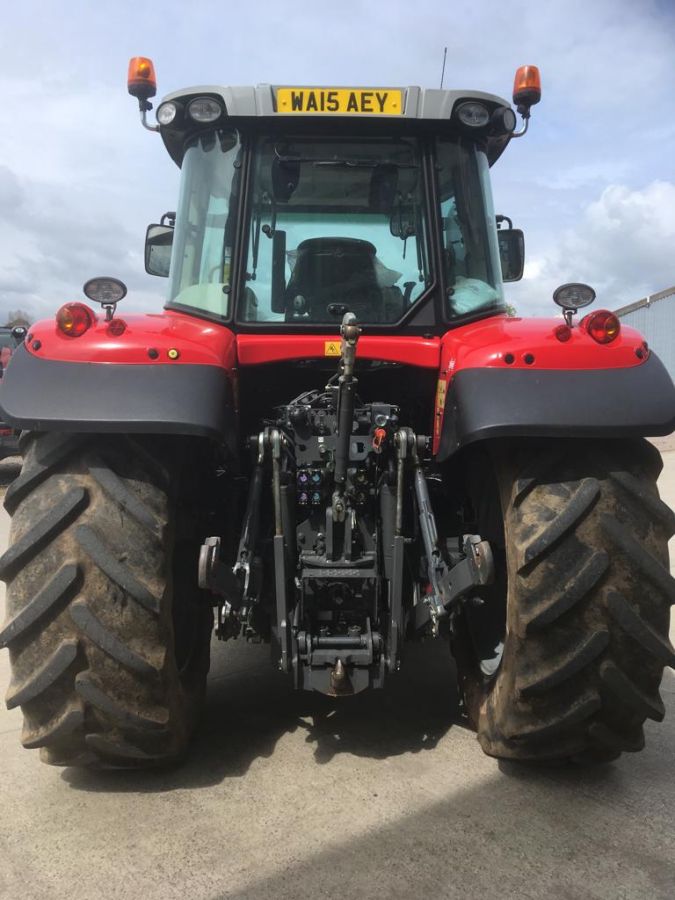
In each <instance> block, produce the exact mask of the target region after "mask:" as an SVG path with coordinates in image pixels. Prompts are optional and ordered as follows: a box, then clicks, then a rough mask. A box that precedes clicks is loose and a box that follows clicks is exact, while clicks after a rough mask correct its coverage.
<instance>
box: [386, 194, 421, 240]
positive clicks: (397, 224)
mask: <svg viewBox="0 0 675 900" xmlns="http://www.w3.org/2000/svg"><path fill="white" fill-rule="evenodd" d="M416 230H417V228H416V222H415V207H414V206H412V205H411V204H402V203H399V205H398V206H395V207H394V209H393V211H392V214H391V217H390V219H389V231H390V232H391V233H392V235H393V236H394V237H397V238H401V240H402V241H405V240H406V238H409V237H412V236H413V235H414V234H415V232H416Z"/></svg>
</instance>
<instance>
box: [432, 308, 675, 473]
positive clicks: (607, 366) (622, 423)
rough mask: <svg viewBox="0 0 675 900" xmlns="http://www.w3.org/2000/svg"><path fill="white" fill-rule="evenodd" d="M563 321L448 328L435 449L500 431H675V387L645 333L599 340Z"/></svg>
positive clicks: (499, 321) (447, 450) (444, 451)
mask: <svg viewBox="0 0 675 900" xmlns="http://www.w3.org/2000/svg"><path fill="white" fill-rule="evenodd" d="M559 325H560V320H559V319H558V320H546V319H531V320H518V319H507V318H505V317H500V318H494V319H489V320H484V321H483V322H476V323H472V324H471V325H468V326H466V327H465V328H458V329H455V330H454V331H452V332H448V334H446V335H445V336H444V338H443V339H442V342H441V371H440V373H439V374H440V377H439V382H438V390H437V394H436V410H435V420H434V452H435V454H436V458H437V459H438V460H439V461H442V460H445V459H447V458H448V457H450V456H451V455H452V454H453V453H455V452H456V451H457V450H458V449H459V448H460V447H463V446H465V445H466V444H470V443H473V442H475V441H479V440H485V439H487V438H495V437H580V438H590V437H593V438H614V437H631V436H634V437H654V436H657V435H665V434H670V433H671V432H672V431H673V430H674V429H675V386H674V385H673V381H672V379H671V377H670V375H669V373H668V371H667V369H666V368H665V366H664V365H663V363H662V362H661V360H660V359H659V358H658V357H657V356H655V355H654V354H653V353H651V352H650V351H649V350H648V348H647V345H646V344H645V342H644V339H643V338H642V336H641V335H640V334H639V332H637V331H635V330H634V329H632V328H623V329H622V331H621V335H620V337H619V338H618V339H617V340H616V341H614V342H613V344H608V345H599V344H597V343H596V342H595V341H593V339H592V338H591V337H590V336H589V335H588V334H586V333H585V332H584V329H583V327H575V328H574V329H573V333H572V337H571V338H570V339H569V340H567V341H565V342H562V343H561V342H559V341H558V340H557V339H556V338H555V337H554V329H555V328H556V327H559Z"/></svg>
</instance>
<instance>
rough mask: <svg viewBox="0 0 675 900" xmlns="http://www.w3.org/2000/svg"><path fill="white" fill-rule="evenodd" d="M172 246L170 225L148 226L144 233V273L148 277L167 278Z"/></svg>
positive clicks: (171, 227) (171, 228)
mask: <svg viewBox="0 0 675 900" xmlns="http://www.w3.org/2000/svg"><path fill="white" fill-rule="evenodd" d="M172 245H173V226H172V225H148V230H147V231H146V233H145V271H146V272H147V273H148V275H159V276H160V278H167V277H168V275H169V268H170V266H171V247H172Z"/></svg>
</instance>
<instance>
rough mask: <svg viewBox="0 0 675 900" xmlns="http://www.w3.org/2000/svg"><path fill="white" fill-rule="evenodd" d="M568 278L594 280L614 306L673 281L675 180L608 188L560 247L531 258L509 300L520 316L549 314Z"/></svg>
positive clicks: (603, 301)
mask: <svg viewBox="0 0 675 900" xmlns="http://www.w3.org/2000/svg"><path fill="white" fill-rule="evenodd" d="M567 281H583V282H586V283H588V284H590V285H591V286H592V287H593V288H594V289H595V290H596V293H597V295H598V303H599V304H600V305H602V306H606V307H609V308H610V309H611V308H613V309H616V308H618V307H619V306H622V305H623V304H625V303H629V302H631V301H633V300H637V299H639V298H640V297H642V296H646V295H647V294H650V293H655V292H657V291H659V290H662V289H664V288H666V287H670V286H671V285H675V183H672V182H668V181H654V182H652V183H651V184H648V185H647V186H646V187H645V188H642V189H638V190H631V189H630V188H628V187H626V186H625V185H621V184H613V185H610V186H609V187H607V188H605V189H604V190H603V191H602V193H601V194H600V196H599V197H598V199H596V200H593V201H592V202H590V203H589V204H588V205H587V206H586V208H585V209H584V210H583V212H582V214H581V216H580V218H579V221H578V223H577V224H576V225H575V226H574V227H572V228H568V229H567V230H565V231H564V232H563V234H562V235H561V239H560V242H559V244H558V245H557V246H554V247H553V248H552V249H551V251H550V252H549V253H548V254H546V255H544V256H536V257H534V258H533V259H532V260H530V261H529V263H528V265H527V266H526V269H525V277H524V279H523V282H522V285H521V286H519V287H518V288H516V287H514V288H513V289H512V290H511V291H510V294H511V299H512V301H513V302H514V303H515V304H516V306H517V308H518V310H519V312H520V313H521V315H525V314H542V313H543V314H548V313H550V312H551V311H552V309H553V307H552V305H551V304H550V303H549V302H548V298H549V297H550V296H551V293H552V291H553V289H554V288H555V287H557V285H558V284H561V283H563V282H567Z"/></svg>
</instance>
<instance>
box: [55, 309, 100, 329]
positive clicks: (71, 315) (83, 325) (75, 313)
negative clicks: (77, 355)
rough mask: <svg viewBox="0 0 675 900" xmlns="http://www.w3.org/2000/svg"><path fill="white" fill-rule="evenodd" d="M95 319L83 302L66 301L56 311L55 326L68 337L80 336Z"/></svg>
mask: <svg viewBox="0 0 675 900" xmlns="http://www.w3.org/2000/svg"><path fill="white" fill-rule="evenodd" d="M95 321H96V316H95V315H94V313H93V312H92V311H91V310H90V309H89V307H88V306H85V305H84V303H66V304H65V306H62V307H61V309H60V310H59V311H58V312H57V313H56V327H57V328H58V329H59V331H60V332H61V333H62V334H65V335H67V336H68V337H80V335H83V334H84V333H85V331H87V330H88V329H89V328H91V326H92V325H93V324H94V322H95Z"/></svg>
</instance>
